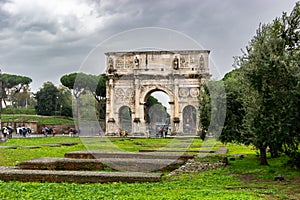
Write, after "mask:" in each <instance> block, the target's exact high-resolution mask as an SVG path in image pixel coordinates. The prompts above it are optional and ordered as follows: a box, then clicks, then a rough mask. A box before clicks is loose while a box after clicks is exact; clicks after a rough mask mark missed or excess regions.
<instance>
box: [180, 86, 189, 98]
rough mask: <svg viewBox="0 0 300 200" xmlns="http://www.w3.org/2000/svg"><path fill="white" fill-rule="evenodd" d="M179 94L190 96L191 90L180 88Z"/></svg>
mask: <svg viewBox="0 0 300 200" xmlns="http://www.w3.org/2000/svg"><path fill="white" fill-rule="evenodd" d="M179 96H180V97H187V96H189V90H188V89H187V88H180V89H179Z"/></svg>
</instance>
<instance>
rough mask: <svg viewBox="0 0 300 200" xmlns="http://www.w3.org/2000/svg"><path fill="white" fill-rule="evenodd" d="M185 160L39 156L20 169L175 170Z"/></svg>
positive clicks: (20, 166) (25, 163)
mask: <svg viewBox="0 0 300 200" xmlns="http://www.w3.org/2000/svg"><path fill="white" fill-rule="evenodd" d="M183 164H184V161H183V160H170V159H134V158H99V159H75V158H38V159H32V160H27V161H24V162H21V163H19V165H18V167H19V168H20V169H31V170H35V169H37V170H118V171H133V172H149V171H173V170H175V169H177V168H178V167H180V166H181V165H183Z"/></svg>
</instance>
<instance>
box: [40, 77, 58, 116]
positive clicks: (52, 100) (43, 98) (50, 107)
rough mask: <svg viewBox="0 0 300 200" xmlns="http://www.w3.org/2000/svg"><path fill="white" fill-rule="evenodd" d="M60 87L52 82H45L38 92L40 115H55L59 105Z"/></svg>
mask: <svg viewBox="0 0 300 200" xmlns="http://www.w3.org/2000/svg"><path fill="white" fill-rule="evenodd" d="M58 93H59V91H58V89H57V88H56V87H55V85H54V84H53V83H51V82H46V83H44V84H43V86H42V88H41V89H40V90H39V91H37V93H36V100H37V105H36V112H37V114H39V115H47V116H51V115H54V113H55V110H56V107H57V105H58V104H57V97H58Z"/></svg>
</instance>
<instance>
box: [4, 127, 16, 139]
mask: <svg viewBox="0 0 300 200" xmlns="http://www.w3.org/2000/svg"><path fill="white" fill-rule="evenodd" d="M13 130H14V129H13V128H12V127H11V126H4V127H2V129H1V132H2V135H3V138H4V140H6V139H7V138H12V132H13Z"/></svg>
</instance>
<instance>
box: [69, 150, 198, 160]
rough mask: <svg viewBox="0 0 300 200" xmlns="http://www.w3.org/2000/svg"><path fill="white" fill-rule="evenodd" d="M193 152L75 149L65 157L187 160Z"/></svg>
mask: <svg viewBox="0 0 300 200" xmlns="http://www.w3.org/2000/svg"><path fill="white" fill-rule="evenodd" d="M194 157H195V155H191V154H165V153H155V152H151V153H141V152H138V153H136V152H102V151H74V152H69V153H66V154H65V158H76V159H98V158H134V159H171V160H183V161H187V160H189V159H193V158H194Z"/></svg>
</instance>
